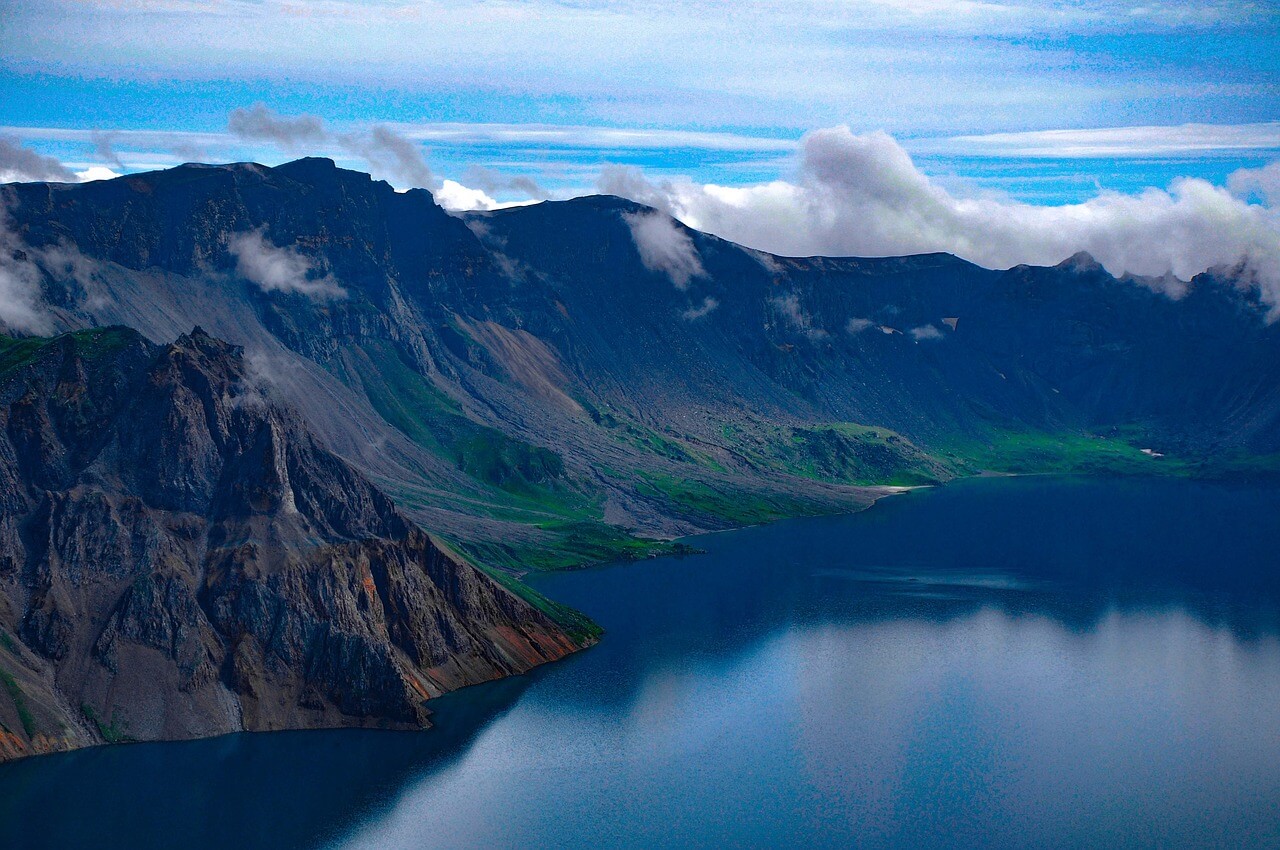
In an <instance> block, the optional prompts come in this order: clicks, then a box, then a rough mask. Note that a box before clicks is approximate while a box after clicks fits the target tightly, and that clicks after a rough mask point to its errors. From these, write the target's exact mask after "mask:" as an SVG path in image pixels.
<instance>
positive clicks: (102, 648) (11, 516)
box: [0, 328, 584, 758]
mask: <svg viewBox="0 0 1280 850" xmlns="http://www.w3.org/2000/svg"><path fill="white" fill-rule="evenodd" d="M0 503H3V506H4V512H3V515H2V516H0V629H3V633H2V634H0V677H3V678H4V680H5V686H6V692H5V693H0V724H3V736H2V739H0V758H3V757H13V756H21V755H25V754H31V753H37V752H47V751H50V750H56V749H65V748H71V747H75V746H81V745H84V744H89V743H93V742H98V741H103V740H121V739H126V738H132V739H141V740H151V739H167V738H189V737H196V736H202V735H213V734H219V733H223V732H232V731H237V730H265V729H286V728H313V727H327V726H349V725H361V726H388V727H420V726H423V725H426V723H427V715H428V710H427V707H426V700H427V699H429V698H430V697H433V696H436V695H439V694H441V693H443V692H445V691H447V690H450V689H453V688H457V687H461V686H463V685H467V684H473V683H476V682H482V681H486V680H489V679H494V678H497V677H500V676H505V675H508V674H512V673H519V672H523V671H525V670H528V669H529V668H530V667H533V666H535V665H537V664H540V663H542V662H545V661H549V660H552V659H555V658H559V657H561V656H563V655H565V654H567V653H569V652H572V651H573V650H574V649H576V648H577V646H578V644H577V643H575V641H574V640H571V639H570V638H569V637H568V636H567V635H566V634H565V633H564V632H563V631H562V629H561V628H560V627H559V626H557V625H556V624H555V623H554V622H553V621H552V620H550V619H549V618H548V617H547V616H546V615H544V614H543V613H541V612H540V611H538V610H537V609H535V608H534V607H533V606H532V605H530V604H529V603H528V602H526V601H525V600H523V599H521V598H519V597H517V596H515V595H513V594H512V593H511V592H509V591H508V590H506V589H504V588H502V587H501V586H499V585H498V584H497V583H495V582H494V581H493V580H492V579H490V578H489V577H487V576H486V575H484V574H482V573H480V572H479V571H478V570H476V569H474V568H473V567H471V566H470V565H468V564H466V563H464V562H461V561H459V560H458V559H456V558H455V557H453V556H451V555H450V554H448V553H447V552H445V551H443V550H442V549H441V548H440V547H439V546H438V545H437V544H436V543H434V542H433V541H432V539H431V538H429V537H428V536H427V535H426V534H424V533H423V532H422V531H421V530H419V529H418V528H417V527H416V526H414V525H413V524H412V523H410V522H408V521H407V520H406V519H405V518H404V517H403V516H402V515H401V514H400V513H399V512H398V511H397V510H396V508H395V507H394V506H393V505H392V503H391V502H390V500H388V499H387V497H386V496H384V495H383V494H382V493H381V492H380V491H379V490H377V489H376V488H375V487H374V486H373V485H372V484H370V483H369V481H367V480H366V479H365V478H364V477H363V476H362V475H361V474H360V473H358V472H356V471H355V470H354V469H352V468H351V467H350V466H349V465H348V464H347V463H346V462H344V461H342V460H341V459H339V458H338V457H336V456H335V455H333V454H331V453H329V452H328V451H326V450H324V449H323V448H321V447H320V446H319V445H318V444H317V442H316V441H315V439H314V438H313V437H312V435H311V433H310V432H309V431H308V430H307V428H306V427H305V426H304V425H303V423H302V422H301V420H300V419H299V418H298V416H297V415H296V413H294V412H293V411H292V410H290V409H289V408H288V407H286V406H283V405H281V404H279V403H277V402H276V401H275V400H273V399H272V397H271V395H270V393H269V391H267V390H266V389H265V388H264V387H262V386H260V385H258V384H257V383H256V382H255V381H254V380H253V379H252V378H251V376H250V375H249V374H248V373H247V371H246V367H245V364H244V361H243V359H242V358H241V356H240V352H239V350H238V349H236V348H234V347H232V346H230V345H228V344H226V343H224V342H221V341H219V340H216V339H214V338H212V337H210V336H208V335H206V334H205V333H204V332H203V331H200V330H199V329H197V330H196V331H195V332H193V333H192V334H190V335H189V336H184V337H182V338H181V339H179V340H178V341H177V342H176V343H174V344H172V345H167V346H156V345H153V344H151V343H149V342H147V341H146V340H144V339H143V338H142V337H141V336H140V335H139V334H138V333H136V332H134V331H130V330H126V329H123V328H105V329H101V330H94V331H84V332H80V333H77V334H68V335H64V336H61V337H58V338H55V339H52V340H42V339H27V340H5V341H3V342H0ZM583 639H584V638H581V637H580V638H579V640H580V641H581V640H583Z"/></svg>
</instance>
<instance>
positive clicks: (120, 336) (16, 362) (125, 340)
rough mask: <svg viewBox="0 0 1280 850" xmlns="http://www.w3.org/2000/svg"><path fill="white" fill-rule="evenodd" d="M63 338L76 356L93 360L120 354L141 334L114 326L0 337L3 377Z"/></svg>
mask: <svg viewBox="0 0 1280 850" xmlns="http://www.w3.org/2000/svg"><path fill="white" fill-rule="evenodd" d="M64 339H70V340H71V341H72V343H73V345H74V346H75V348H76V353H77V354H78V355H79V356H80V357H81V358H82V359H84V360H87V361H94V360H99V359H101V358H104V357H109V356H111V355H114V354H116V353H118V352H120V351H121V350H123V349H124V348H126V347H127V346H128V345H130V344H131V343H133V342H135V341H136V340H137V339H138V334H137V332H136V331H132V330H130V329H128V328H123V327H118V326H112V327H106V328H90V329H88V330H83V331H74V332H73V333H68V334H61V335H60V336H55V337H21V338H19V337H9V336H0V377H2V376H7V375H9V374H10V373H12V372H15V371H17V370H18V369H21V368H22V367H24V366H26V365H28V364H30V363H34V362H35V361H36V360H37V359H39V358H40V356H41V355H42V354H43V353H44V352H45V351H47V350H49V348H50V347H51V346H53V345H55V344H57V343H58V342H59V341H61V340H64Z"/></svg>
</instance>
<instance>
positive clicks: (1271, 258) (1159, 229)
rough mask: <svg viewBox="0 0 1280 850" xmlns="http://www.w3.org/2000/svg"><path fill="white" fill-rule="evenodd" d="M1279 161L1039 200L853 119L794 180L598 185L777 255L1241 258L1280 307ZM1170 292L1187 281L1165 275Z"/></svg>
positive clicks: (1187, 265)
mask: <svg viewBox="0 0 1280 850" xmlns="http://www.w3.org/2000/svg"><path fill="white" fill-rule="evenodd" d="M1277 167H1280V166H1277V165H1274V164H1273V165H1271V166H1268V167H1267V168H1264V169H1254V170H1251V171H1248V172H1244V171H1242V172H1237V173H1236V174H1235V175H1233V176H1232V179H1231V180H1230V181H1228V185H1227V186H1216V185H1214V184H1212V183H1210V182H1208V181H1206V180H1202V179H1197V178H1183V179H1179V180H1175V181H1174V182H1173V183H1172V184H1170V186H1169V187H1168V188H1167V189H1157V188H1148V189H1146V190H1144V191H1142V192H1139V193H1137V194H1122V193H1118V192H1110V191H1102V192H1100V193H1098V194H1097V195H1096V196H1095V197H1093V198H1091V199H1089V200H1087V201H1085V202H1083V203H1078V204H1066V205H1059V206H1040V205H1035V204H1028V203H1023V202H1020V201H1015V200H1011V199H1009V198H1007V197H1002V196H998V195H994V194H985V195H976V196H972V197H963V196H959V195H956V194H953V193H952V192H950V191H948V190H947V189H944V188H943V187H941V186H940V185H938V184H937V183H936V182H934V181H933V180H931V179H930V178H929V177H928V176H927V175H925V174H924V173H922V172H921V171H920V170H919V169H918V168H917V167H916V165H915V163H914V162H913V161H912V159H911V157H910V156H909V155H908V154H907V152H906V151H905V150H904V149H903V148H902V146H901V145H899V144H898V142H897V141H896V140H894V139H893V138H892V137H891V136H889V135H888V134H886V133H883V132H873V133H866V134H861V135H859V134H855V133H853V132H852V131H851V130H850V129H849V128H848V127H843V126H842V127H834V128H830V129H823V130H816V131H814V132H812V133H809V134H808V135H807V136H805V138H804V140H803V142H802V145H801V150H800V154H799V160H798V168H797V175H796V177H795V178H794V179H792V180H774V181H772V182H768V183H760V184H757V185H753V186H746V187H728V186H717V185H714V184H699V183H694V182H692V181H689V180H667V181H662V182H654V181H650V180H648V179H646V178H645V176H644V174H643V173H642V172H640V171H638V170H636V169H608V170H606V171H605V172H604V173H603V174H602V176H601V179H600V182H599V188H600V190H601V191H603V192H608V193H612V194H618V195H622V196H624V197H628V198H631V199H633V200H635V201H638V202H640V203H645V204H649V205H650V206H654V207H656V208H658V209H660V210H663V211H664V212H667V213H669V214H670V215H672V216H674V217H675V218H678V219H680V220H681V221H683V222H684V223H685V224H687V225H689V226H690V227H694V228H697V229H699V230H704V231H707V232H710V233H713V234H715V235H717V236H721V237H723V238H725V239H729V240H731V241H734V242H738V243H740V244H743V245H747V246H750V247H753V248H758V249H761V250H765V251H769V252H772V253H775V254H783V255H791V256H809V255H819V254H821V255H828V256H859V255H861V256H888V255H900V254H917V253H927V252H933V251H946V252H949V253H952V254H956V255H957V256H960V257H963V258H965V259H967V260H971V261H973V262H975V263H978V264H980V265H984V266H988V267H992V268H1007V267H1009V266H1014V265H1018V264H1021V263H1028V264H1036V265H1050V264H1054V263H1057V262H1059V261H1061V260H1062V259H1064V258H1065V257H1068V256H1070V255H1072V254H1074V253H1076V252H1078V251H1087V252H1089V253H1090V254H1092V255H1093V256H1094V257H1095V258H1096V259H1097V260H1098V261H1099V262H1101V263H1102V264H1103V266H1105V267H1106V269H1107V270H1108V271H1110V272H1111V273H1113V274H1116V275H1121V274H1124V273H1126V272H1127V273H1129V274H1134V275H1143V276H1151V277H1157V278H1159V277H1164V276H1166V275H1169V274H1172V275H1173V276H1176V277H1177V278H1182V279H1184V280H1185V279H1189V278H1190V277H1192V276H1193V275H1196V274H1199V273H1200V272H1203V271H1205V270H1207V269H1209V268H1213V267H1216V266H1222V265H1235V264H1237V263H1240V262H1241V261H1243V262H1244V263H1245V264H1246V266H1247V268H1248V269H1249V270H1251V271H1252V273H1253V275H1254V277H1255V279H1256V282H1257V284H1258V286H1259V288H1260V290H1261V293H1262V297H1263V299H1264V301H1265V302H1266V303H1267V304H1268V305H1269V306H1270V307H1271V310H1272V317H1273V318H1275V317H1276V316H1280V192H1277V186H1280V178H1278V177H1277V174H1280V172H1277V171H1276V168H1277ZM1171 284H1173V285H1171V287H1170V289H1169V294H1170V295H1172V296H1175V297H1176V296H1177V295H1179V294H1180V292H1179V287H1178V286H1177V285H1176V282H1175V281H1171Z"/></svg>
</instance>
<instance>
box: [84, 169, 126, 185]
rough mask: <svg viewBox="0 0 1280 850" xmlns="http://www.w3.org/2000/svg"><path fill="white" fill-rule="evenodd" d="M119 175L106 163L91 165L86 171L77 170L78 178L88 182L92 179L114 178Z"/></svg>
mask: <svg viewBox="0 0 1280 850" xmlns="http://www.w3.org/2000/svg"><path fill="white" fill-rule="evenodd" d="M119 176H120V175H119V174H117V173H116V172H114V171H112V170H111V169H110V168H107V167H106V166H105V165H91V166H89V167H88V168H86V169H85V170H84V171H77V172H76V179H77V180H79V181H80V182H82V183H88V182H89V181H91V180H112V179H114V178H116V177H119Z"/></svg>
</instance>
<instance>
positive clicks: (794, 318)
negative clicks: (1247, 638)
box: [769, 292, 827, 340]
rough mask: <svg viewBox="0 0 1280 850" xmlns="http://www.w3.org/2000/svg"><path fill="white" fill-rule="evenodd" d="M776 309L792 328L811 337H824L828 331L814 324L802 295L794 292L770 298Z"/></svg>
mask: <svg viewBox="0 0 1280 850" xmlns="http://www.w3.org/2000/svg"><path fill="white" fill-rule="evenodd" d="M769 303H770V304H772V305H773V308H774V310H776V311H777V312H778V314H779V315H780V316H782V318H783V319H784V320H785V321H786V323H787V324H788V325H789V326H790V327H791V329H792V330H794V331H798V332H799V333H802V334H804V335H805V336H807V337H809V339H814V340H816V339H822V338H823V337H825V336H827V332H826V331H824V330H822V329H821V328H815V327H814V326H813V317H812V316H810V315H809V313H808V311H807V310H805V309H804V307H803V306H801V304H800V296H799V295H797V294H796V293H794V292H788V293H787V294H786V295H780V296H778V297H776V298H771V299H769Z"/></svg>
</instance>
